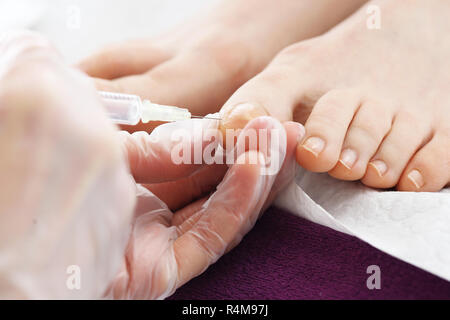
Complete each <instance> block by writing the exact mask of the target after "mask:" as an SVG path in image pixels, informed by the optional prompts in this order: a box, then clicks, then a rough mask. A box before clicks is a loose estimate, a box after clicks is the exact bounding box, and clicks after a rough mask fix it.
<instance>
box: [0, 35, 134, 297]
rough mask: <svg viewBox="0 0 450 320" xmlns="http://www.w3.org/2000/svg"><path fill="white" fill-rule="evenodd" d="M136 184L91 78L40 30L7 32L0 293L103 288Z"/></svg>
mask: <svg viewBox="0 0 450 320" xmlns="http://www.w3.org/2000/svg"><path fill="white" fill-rule="evenodd" d="M135 190H136V187H135V185H134V182H133V180H132V178H131V176H130V175H129V173H128V170H127V165H126V161H125V159H124V157H123V153H122V150H121V149H120V145H119V144H118V143H117V140H116V133H115V130H114V127H113V126H112V125H111V124H110V122H109V120H108V119H107V118H106V117H105V115H104V112H103V111H102V109H101V104H100V102H99V99H98V97H97V93H96V91H95V89H94V88H93V86H92V84H91V83H90V82H89V80H88V79H86V77H84V76H82V74H81V73H78V72H77V71H75V70H71V69H69V68H67V67H65V66H64V65H63V63H62V62H61V60H60V58H59V57H58V55H57V54H56V53H55V52H54V50H53V49H51V48H50V47H49V45H48V43H47V41H46V40H45V39H43V38H41V37H39V36H36V35H33V34H22V35H15V36H3V37H2V38H0V298H39V299H47V298H70V299H72V298H98V297H101V296H102V295H103V294H104V292H105V291H106V289H107V287H108V284H109V283H110V282H111V280H112V279H113V278H114V276H115V274H116V273H117V270H119V268H120V265H121V261H122V260H123V252H124V248H125V246H126V244H127V240H128V237H129V230H130V223H131V218H132V213H133V208H134V205H135V200H136V199H135ZM78 285H80V288H79V289H78Z"/></svg>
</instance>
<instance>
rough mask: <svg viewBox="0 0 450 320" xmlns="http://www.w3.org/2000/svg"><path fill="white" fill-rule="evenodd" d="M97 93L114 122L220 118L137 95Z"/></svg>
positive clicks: (130, 123)
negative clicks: (192, 112) (204, 115)
mask: <svg viewBox="0 0 450 320" xmlns="http://www.w3.org/2000/svg"><path fill="white" fill-rule="evenodd" d="M99 94H100V97H101V99H102V101H103V105H104V107H105V109H106V112H107V113H108V116H109V118H110V119H111V120H112V121H113V122H114V123H116V124H124V125H132V126H134V125H137V124H138V123H139V121H142V122H143V123H148V122H150V121H163V122H174V121H181V120H188V119H192V118H200V119H210V120H220V119H219V118H215V117H209V116H207V117H202V116H193V115H192V114H191V113H190V112H189V110H188V109H185V108H178V107H174V106H165V105H160V104H156V103H152V102H150V101H149V100H142V99H141V98H140V97H139V96H137V95H132V94H124V93H114V92H105V91H99Z"/></svg>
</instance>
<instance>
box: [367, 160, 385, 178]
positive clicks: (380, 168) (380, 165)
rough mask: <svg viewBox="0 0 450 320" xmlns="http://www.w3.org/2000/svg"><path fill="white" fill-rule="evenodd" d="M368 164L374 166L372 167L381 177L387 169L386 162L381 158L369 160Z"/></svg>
mask: <svg viewBox="0 0 450 320" xmlns="http://www.w3.org/2000/svg"><path fill="white" fill-rule="evenodd" d="M369 164H370V165H372V166H373V167H374V169H375V170H376V171H377V173H378V175H379V176H380V177H382V176H383V175H384V174H385V173H386V171H387V169H388V167H387V165H386V163H385V162H384V161H381V160H374V161H372V162H370V163H369Z"/></svg>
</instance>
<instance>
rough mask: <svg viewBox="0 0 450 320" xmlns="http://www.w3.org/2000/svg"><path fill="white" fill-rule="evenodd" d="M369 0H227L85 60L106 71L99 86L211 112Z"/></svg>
mask: <svg viewBox="0 0 450 320" xmlns="http://www.w3.org/2000/svg"><path fill="white" fill-rule="evenodd" d="M364 2H366V0H346V1H345V3H342V1H341V0H315V1H299V0H278V1H273V0H248V1H241V0H224V1H222V2H221V3H220V4H219V5H218V6H215V7H213V8H211V9H210V10H209V11H207V12H205V13H204V14H201V15H199V16H196V17H194V18H193V19H191V20H190V21H187V22H186V23H184V24H182V25H180V26H178V27H176V28H175V29H174V30H171V31H170V32H168V33H166V34H164V35H161V36H160V37H158V38H156V39H143V40H135V41H131V42H127V43H121V44H118V45H113V46H110V47H108V48H105V49H103V50H100V51H99V52H98V53H96V54H94V55H92V56H91V57H88V58H86V59H85V60H84V61H82V62H81V63H80V65H79V67H80V68H81V69H82V70H84V71H85V72H86V73H88V74H89V75H90V76H92V77H96V78H101V79H102V80H100V79H99V80H98V81H97V85H98V88H99V89H102V90H105V91H117V92H125V93H133V94H139V95H140V96H142V97H143V98H146V99H150V100H152V101H154V102H156V103H161V104H169V105H177V106H183V107H188V108H189V109H190V110H191V112H192V113H193V114H195V115H204V114H208V113H213V112H217V111H219V109H220V107H221V106H222V105H223V104H224V103H225V101H226V100H227V99H228V98H229V97H230V96H231V95H232V94H233V92H234V91H235V90H236V89H238V88H239V87H240V86H241V85H242V84H243V83H245V82H246V81H247V80H248V79H250V78H251V77H253V76H254V75H256V74H257V73H258V72H260V71H262V69H263V68H264V67H265V66H266V65H267V64H268V63H269V62H270V61H271V60H272V59H273V57H274V56H275V55H276V54H277V53H278V52H279V51H280V50H281V49H282V48H284V47H286V46H288V45H290V44H292V43H295V42H297V41H300V40H303V39H307V38H310V37H314V36H317V35H319V34H322V33H323V32H325V31H327V30H329V29H330V28H331V27H333V26H335V25H336V24H337V23H338V22H339V21H341V20H343V19H344V18H346V17H347V16H348V15H350V14H351V13H352V12H354V11H355V10H356V9H357V8H358V7H360V6H361V4H362V3H364ZM139 129H141V130H144V129H148V127H146V126H140V127H139Z"/></svg>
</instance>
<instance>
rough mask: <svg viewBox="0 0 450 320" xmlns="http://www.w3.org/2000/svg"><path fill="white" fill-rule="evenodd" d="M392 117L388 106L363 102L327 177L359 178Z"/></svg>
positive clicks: (384, 134) (362, 174) (388, 128)
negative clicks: (338, 156)
mask: <svg viewBox="0 0 450 320" xmlns="http://www.w3.org/2000/svg"><path fill="white" fill-rule="evenodd" d="M392 118H393V112H392V108H389V106H388V105H387V104H385V103H381V102H375V101H367V102H364V103H363V104H362V105H361V107H360V109H359V110H358V113H357V114H356V115H355V117H354V119H353V121H352V123H351V125H350V128H349V129H348V131H347V136H346V137H345V141H344V144H343V146H342V151H341V154H340V158H339V162H338V163H337V164H336V166H335V167H334V168H333V169H332V170H331V171H329V174H330V175H331V176H332V177H334V178H337V179H341V180H359V179H361V178H362V177H363V176H364V174H365V173H366V169H367V165H368V162H369V160H370V159H371V158H372V157H373V156H374V155H375V153H376V152H377V149H378V147H379V146H380V144H381V142H382V141H383V139H384V137H385V136H386V134H387V133H388V132H389V130H390V129H391V125H392Z"/></svg>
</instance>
